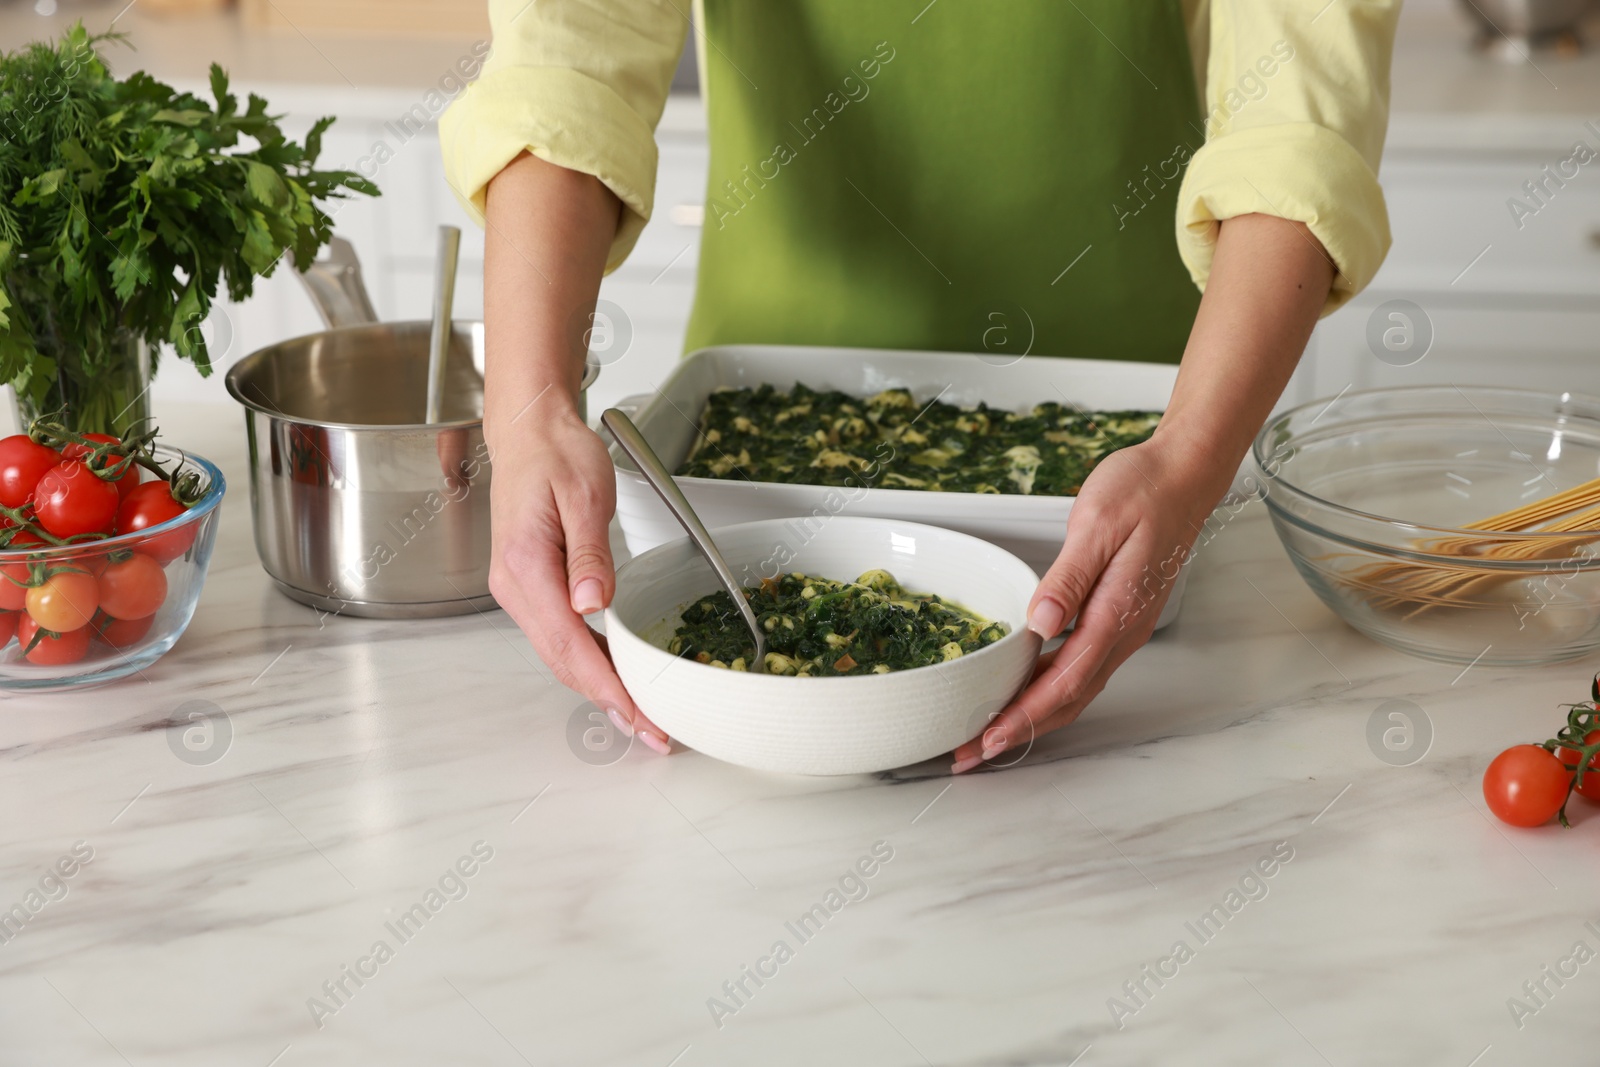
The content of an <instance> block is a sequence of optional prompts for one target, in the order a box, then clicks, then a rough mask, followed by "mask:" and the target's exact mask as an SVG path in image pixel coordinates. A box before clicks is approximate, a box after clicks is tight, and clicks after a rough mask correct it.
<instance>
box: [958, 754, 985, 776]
mask: <svg viewBox="0 0 1600 1067" xmlns="http://www.w3.org/2000/svg"><path fill="white" fill-rule="evenodd" d="M982 762H983V757H982V756H969V757H968V758H966V759H958V760H956V761H955V762H954V763H952V764H951V765H950V773H951V774H965V773H966V772H967V771H970V770H972V768H974V767H976V766H977V765H978V764H980V763H982Z"/></svg>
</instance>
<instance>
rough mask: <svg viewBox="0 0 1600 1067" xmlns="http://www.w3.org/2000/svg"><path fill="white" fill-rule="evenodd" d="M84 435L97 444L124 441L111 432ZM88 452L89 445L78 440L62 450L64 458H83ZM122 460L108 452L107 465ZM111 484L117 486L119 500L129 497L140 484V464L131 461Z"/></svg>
mask: <svg viewBox="0 0 1600 1067" xmlns="http://www.w3.org/2000/svg"><path fill="white" fill-rule="evenodd" d="M83 436H84V439H85V440H88V441H93V442H95V443H96V444H101V445H120V444H121V443H122V442H121V441H119V440H117V439H116V438H115V437H112V436H111V435H110V434H105V433H86V434H84V435H83ZM88 454H89V447H88V446H87V445H80V444H78V443H77V442H76V441H74V442H73V443H71V444H69V445H68V446H67V447H66V448H63V449H62V450H61V458H62V459H82V458H83V457H84V456H87V455H88ZM120 462H121V460H120V459H118V458H117V457H116V456H112V455H109V454H108V455H107V456H106V464H105V465H106V466H107V467H111V466H114V465H116V464H117V463H120ZM111 484H112V485H114V486H116V487H117V498H118V500H126V499H128V494H129V493H131V492H133V491H134V489H135V488H136V487H137V486H138V484H139V465H138V464H137V463H129V464H128V469H127V470H125V471H123V472H122V476H121V477H120V478H118V479H117V480H116V481H114V482H112V483H111Z"/></svg>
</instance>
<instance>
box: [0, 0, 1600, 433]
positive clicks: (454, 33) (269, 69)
mask: <svg viewBox="0 0 1600 1067" xmlns="http://www.w3.org/2000/svg"><path fill="white" fill-rule="evenodd" d="M1331 2H1334V3H1339V2H1345V0H1331ZM688 6H689V5H688V0H684V3H683V8H684V10H685V11H687V10H688ZM77 19H82V20H83V21H84V22H85V24H86V25H87V26H88V27H89V28H90V29H92V30H93V29H102V28H104V27H106V26H108V25H110V24H111V23H112V22H113V20H115V25H116V27H117V28H118V29H119V30H122V31H125V32H126V33H127V34H128V36H129V43H130V44H131V45H132V46H133V47H132V48H129V49H118V48H113V49H111V50H110V51H109V53H108V59H109V60H110V62H111V63H112V64H113V67H114V69H116V70H117V71H118V72H119V73H123V74H125V73H128V72H131V71H132V70H134V69H139V68H143V69H146V70H148V71H150V72H151V73H152V74H154V75H155V76H157V77H159V78H162V79H164V80H166V81H169V82H172V83H173V84H175V85H178V86H179V87H180V88H185V89H192V90H193V91H196V92H201V93H203V92H205V79H206V70H207V66H208V64H209V63H211V62H212V61H213V60H214V61H216V62H218V63H220V64H222V66H223V67H224V68H225V69H227V70H228V71H229V73H230V75H231V76H232V79H233V87H234V89H235V91H236V92H241V93H242V92H243V91H246V90H253V91H256V92H259V93H261V94H263V95H265V96H266V97H267V99H268V100H269V101H270V102H271V104H272V105H273V109H274V110H275V111H281V112H285V113H286V114H287V115H288V116H289V120H288V122H287V123H286V125H287V127H288V128H289V130H290V131H292V132H293V134H294V135H296V136H298V135H299V134H301V133H303V132H304V130H305V128H306V127H308V126H309V125H310V124H311V122H312V121H314V120H315V119H316V118H317V117H319V116H321V115H325V114H332V115H336V116H338V119H339V121H338V123H337V124H336V125H335V126H334V127H333V129H332V130H331V131H330V133H329V134H328V136H327V137H326V138H325V142H324V143H325V145H326V150H325V155H324V158H323V162H324V163H325V164H328V165H339V166H347V167H351V168H355V169H360V170H362V171H363V172H364V173H366V174H367V175H368V176H370V177H372V178H373V179H374V180H375V181H376V182H377V183H378V185H379V186H380V187H381V188H382V190H383V194H384V195H383V197H382V198H381V199H378V200H373V201H367V200H362V201H359V202H355V203H352V204H350V205H349V206H347V207H346V208H345V209H344V210H343V211H342V212H341V213H340V214H339V215H338V219H337V230H338V232H339V233H340V234H341V235H342V236H344V237H346V238H348V239H350V240H351V241H352V242H353V243H354V244H355V246H356V249H357V251H358V253H359V254H360V256H361V258H362V261H363V265H364V270H365V273H366V275H367V284H368V286H369V288H370V290H371V293H372V296H373V300H374V303H375V304H376V306H377V310H378V312H379V314H380V315H381V316H382V317H384V318H386V319H399V318H426V317H427V314H428V309H429V300H430V297H429V293H430V279H431V275H432V270H433V259H432V257H433V253H434V248H435V229H436V227H437V226H438V225H439V224H441V223H454V224H456V225H459V226H461V227H462V228H463V230H464V239H463V244H462V262H461V274H460V282H459V286H458V290H457V296H456V314H457V317H459V318H476V317H479V316H480V315H481V314H482V292H483V288H482V266H483V238H482V234H481V232H479V231H478V229H477V228H476V227H473V226H471V225H470V224H469V223H468V222H467V220H466V217H465V215H464V214H463V212H462V211H461V209H460V208H459V207H458V206H457V204H456V203H455V201H454V199H453V197H452V196H451V194H450V191H449V189H448V188H446V186H445V182H444V177H443V171H442V167H441V165H440V160H439V146H438V137H437V126H436V121H435V120H436V118H437V115H438V112H439V110H442V105H443V103H444V102H447V100H448V98H449V97H450V96H451V95H452V94H453V93H454V92H456V91H458V89H457V88H456V86H457V82H456V81H455V80H454V79H455V75H454V74H453V72H452V71H453V68H454V67H455V66H456V64H457V62H458V61H459V60H461V59H462V58H463V57H469V56H471V55H473V54H474V46H475V44H476V45H478V48H477V51H479V52H481V51H482V44H481V42H484V41H486V40H487V39H488V36H489V32H488V20H487V17H486V14H485V10H484V4H483V2H482V0H237V3H234V2H231V0H134V2H132V3H128V2H127V0H115V2H111V3H102V2H100V0H0V45H3V47H4V48H6V49H8V50H9V49H11V48H15V47H16V46H18V45H19V44H22V43H24V42H26V41H28V40H31V39H35V38H41V37H55V36H57V35H58V34H59V33H60V32H61V31H62V30H63V29H65V28H66V27H67V26H68V25H70V24H71V22H73V21H74V20H77ZM1496 26H1497V27H1498V29H1499V30H1503V31H1505V32H1498V31H1497V30H1496V29H1495V28H1493V27H1496ZM676 90H677V91H676V92H675V94H674V97H673V99H672V102H671V103H670V104H669V106H668V108H667V111H666V116H665V118H664V119H663V121H662V123H661V126H660V130H659V134H658V140H659V142H660V147H661V166H660V177H659V180H658V184H657V192H656V204H657V207H656V213H655V218H654V220H653V221H652V222H651V224H650V226H649V227H648V228H647V229H646V230H645V232H644V236H643V238H642V239H641V240H640V242H639V245H638V248H637V250H636V251H635V252H634V254H633V256H632V258H631V259H630V260H629V261H628V262H627V264H626V265H625V266H624V267H623V268H622V269H621V270H619V271H617V272H616V273H615V274H613V275H612V276H611V277H609V278H608V279H606V282H605V284H604V286H603V287H602V290H601V296H602V300H603V301H605V303H603V304H602V305H601V319H600V321H599V322H597V327H598V329H597V332H596V338H597V340H596V347H597V349H600V348H601V347H602V346H604V351H602V352H601V355H602V361H603V362H604V363H605V364H606V367H605V371H604V373H603V374H602V376H601V378H600V381H599V383H598V384H597V385H596V386H595V387H594V388H593V389H592V390H591V396H590V399H589V410H590V411H591V412H598V411H600V410H601V409H602V408H604V407H605V406H607V405H608V404H610V403H611V402H613V401H615V400H617V399H619V398H620V397H622V396H624V395H627V394H630V393H637V392H643V391H648V390H649V389H650V388H651V386H652V385H653V384H654V383H656V382H659V381H660V380H661V379H662V378H663V377H664V375H665V373H666V371H667V369H668V368H669V367H670V365H671V364H672V362H673V361H674V360H676V359H677V358H678V355H679V349H680V345H681V341H682V337H683V329H684V325H685V322H686V320H687V316H688V311H689V303H690V295H691V292H692V286H693V282H694V275H695V265H696V259H697V251H698V243H699V232H700V231H699V227H700V225H701V221H702V208H701V205H702V202H703V199H704V194H705V181H706V142H705V135H704V119H703V115H702V112H701V109H700V102H699V97H698V94H697V90H696V83H695V72H694V67H693V49H692V48H689V49H686V56H685V63H684V64H683V65H682V66H681V67H680V69H679V74H678V79H677V83H676ZM1579 145H1584V146H1587V148H1588V149H1589V150H1592V151H1593V152H1594V153H1600V4H1597V3H1595V2H1591V0H1549V2H1545V3H1541V2H1538V0H1521V2H1511V0H1500V2H1494V0H1460V2H1457V0H1410V2H1409V3H1407V4H1406V7H1405V11H1404V14H1403V15H1402V18H1401V24H1400V35H1399V41H1398V45H1397V48H1396V52H1395V61H1394V94H1393V117H1392V122H1391V125H1390V132H1389V139H1388V148H1387V151H1386V154H1385V157H1384V162H1383V167H1382V173H1381V177H1382V180H1383V185H1384V188H1385V191H1386V194H1387V197H1388V203H1389V211H1390V216H1391V223H1392V226H1393V230H1394V249H1393V251H1392V252H1391V253H1390V256H1389V259H1388V262H1387V264H1386V265H1385V266H1384V268H1383V271H1382V273H1381V274H1379V275H1378V278H1377V280H1376V282H1375V283H1374V284H1373V285H1372V287H1371V288H1370V289H1369V290H1368V291H1367V292H1366V293H1364V294H1363V295H1362V296H1361V297H1360V299H1359V300H1357V301H1356V302H1354V303H1352V304H1351V305H1350V306H1349V307H1347V308H1345V309H1343V310H1341V311H1340V312H1339V313H1338V314H1336V315H1334V316H1332V317H1331V318H1329V319H1327V320H1325V321H1324V322H1323V323H1322V324H1321V326H1320V327H1319V329H1318V330H1317V333H1316V336H1315V337H1314V339H1313V342H1312V345H1311V348H1310V350H1309V351H1308V353H1307V356H1306V359H1305V362H1304V363H1303V364H1302V366H1301V369H1300V371H1299V373H1298V374H1297V375H1296V378H1295V380H1294V382H1293V383H1292V384H1291V386H1290V388H1289V392H1288V394H1287V395H1286V396H1285V398H1284V402H1285V404H1288V403H1300V402H1304V401H1307V400H1310V399H1312V398H1313V397H1316V396H1319V395H1333V394H1336V393H1338V392H1340V391H1341V390H1343V389H1346V388H1352V387H1353V388H1364V387H1369V386H1376V385H1394V384H1406V383H1434V382H1458V383H1467V382H1475V383H1502V384H1519V385H1528V386H1538V387H1545V388H1556V389H1575V390H1585V391H1590V392H1594V391H1600V366H1597V364H1596V355H1597V348H1600V340H1597V339H1600V159H1597V160H1596V161H1595V162H1592V163H1586V164H1581V165H1580V164H1578V163H1576V162H1574V159H1575V147H1576V146H1579ZM1577 158H1578V159H1581V158H1582V156H1581V154H1580V155H1579V156H1577ZM1563 161H1567V167H1568V172H1570V171H1571V170H1572V169H1573V168H1574V167H1575V168H1576V173H1575V174H1570V176H1567V177H1561V173H1562V172H1561V171H1560V170H1559V169H1558V168H1559V167H1560V166H1561V165H1563ZM1547 167H1548V168H1549V171H1546V169H1545V168H1547ZM1548 174H1555V175H1556V178H1555V179H1554V180H1552V179H1551V178H1549V177H1548V176H1547V175H1548ZM1528 183H1532V184H1531V185H1530V184H1528ZM1513 201H1520V202H1522V203H1523V204H1524V205H1525V208H1527V209H1531V210H1523V211H1521V212H1516V211H1514V209H1513ZM320 328H321V324H320V322H319V320H318V319H317V317H316V315H315V313H314V312H313V311H312V309H311V305H310V304H309V302H308V301H307V298H306V296H305V294H304V293H303V292H302V291H301V289H300V287H299V285H298V284H297V282H296V281H295V279H294V278H293V277H292V276H291V275H290V273H289V272H288V271H287V270H280V271H279V272H278V273H277V274H276V275H275V276H274V277H273V278H271V279H269V280H267V281H266V282H264V283H262V284H261V285H260V286H259V287H258V292H257V296H256V297H255V298H254V299H253V300H252V301H251V302H250V303H249V304H248V305H246V306H243V307H236V306H228V305H225V304H222V305H219V307H218V310H217V312H216V314H214V315H213V318H212V321H211V323H210V326H209V329H210V330H211V331H212V334H213V336H212V342H213V344H214V345H215V346H216V347H215V349H214V358H216V361H217V363H218V366H219V370H220V369H221V368H223V367H225V366H226V365H227V364H228V363H231V362H232V361H233V360H236V359H238V358H240V357H241V356H243V355H246V354H248V353H249V352H251V351H253V350H255V349H257V348H259V347H262V346H264V345H267V344H270V343H272V342H275V341H278V340H280V339H282V338H286V337H290V336H295V335H298V334H302V333H308V332H311V331H314V330H317V329H320ZM156 393H157V399H156V405H157V409H158V410H159V409H160V406H161V404H162V398H163V397H167V398H172V399H185V400H188V399H196V398H204V399H210V400H214V401H215V402H217V403H219V404H221V403H227V402H229V401H228V400H227V397H226V394H225V392H224V390H223V387H222V379H221V374H220V373H218V374H216V375H213V376H212V377H211V378H210V379H205V380H203V379H201V378H200V377H199V376H198V375H197V374H196V373H195V372H194V370H193V369H192V368H191V367H189V366H188V365H186V364H182V363H180V362H179V361H177V360H169V361H166V363H165V364H164V366H163V368H162V373H161V375H160V377H159V379H158V382H157V385H156ZM8 406H9V405H8Z"/></svg>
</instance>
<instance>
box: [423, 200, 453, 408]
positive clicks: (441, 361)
mask: <svg viewBox="0 0 1600 1067" xmlns="http://www.w3.org/2000/svg"><path fill="white" fill-rule="evenodd" d="M460 258H461V231H460V230H459V229H457V228H456V227H454V226H440V227H439V255H438V262H437V263H436V264H435V265H434V278H433V332H432V334H431V335H430V336H429V338H428V397H427V404H426V409H425V411H424V414H423V419H424V420H425V421H427V422H430V423H434V422H438V421H439V413H440V409H441V408H442V407H443V406H444V377H445V366H446V364H447V362H448V361H449V358H450V337H451V334H452V333H453V332H454V331H453V329H452V326H451V319H452V315H451V309H452V305H453V304H454V303H455V296H456V265H457V263H458V262H459V261H460Z"/></svg>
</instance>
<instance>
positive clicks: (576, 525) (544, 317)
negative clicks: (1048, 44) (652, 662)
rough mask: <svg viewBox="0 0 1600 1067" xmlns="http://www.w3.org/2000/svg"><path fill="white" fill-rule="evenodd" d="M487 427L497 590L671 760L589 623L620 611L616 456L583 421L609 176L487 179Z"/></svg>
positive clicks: (567, 173)
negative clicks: (616, 599) (611, 608)
mask: <svg viewBox="0 0 1600 1067" xmlns="http://www.w3.org/2000/svg"><path fill="white" fill-rule="evenodd" d="M485 197H486V199H485V214H484V223H485V233H484V262H483V318H484V357H485V358H484V390H483V432H484V437H485V439H486V440H487V441H488V444H489V447H490V449H491V450H492V451H491V457H492V462H493V464H494V478H493V480H492V482H491V483H490V485H491V489H490V491H489V506H490V526H491V532H492V537H493V541H492V548H491V556H490V562H489V591H490V592H491V593H493V594H494V598H495V599H496V600H497V601H499V602H500V606H501V607H502V608H504V609H505V610H506V613H507V614H508V615H510V616H511V617H512V618H513V619H515V620H516V623H517V625H518V626H520V627H522V632H523V633H525V634H527V635H528V640H529V641H531V642H532V643H533V647H534V650H535V651H537V652H538V653H539V658H540V659H542V660H544V662H545V663H546V664H548V665H549V667H550V669H551V670H553V671H555V673H556V677H557V678H558V679H560V680H561V683H562V684H563V685H566V686H568V687H569V688H572V689H576V690H577V691H578V692H580V693H582V694H583V695H584V696H586V697H588V698H589V699H590V700H591V701H593V702H594V703H595V705H596V706H597V707H600V708H602V709H604V710H605V711H606V713H607V714H608V715H610V716H611V719H612V721H613V722H615V723H616V724H617V727H618V728H619V729H621V730H622V731H623V732H624V733H627V734H631V735H632V736H634V737H637V738H639V739H640V740H641V741H643V742H644V743H645V744H647V745H649V746H650V747H651V748H653V749H655V750H656V751H658V752H661V753H663V754H665V753H667V752H670V751H672V748H671V745H670V744H669V743H668V742H667V735H666V733H665V731H663V730H662V729H661V728H660V727H659V726H657V725H655V723H653V722H651V721H650V720H649V719H647V718H645V717H644V715H643V714H641V713H640V711H639V709H638V707H637V706H636V705H635V704H634V702H633V699H632V698H631V697H629V696H628V691H627V690H626V689H624V688H623V687H622V679H620V678H618V677H617V672H616V669H615V668H614V667H612V665H611V659H610V657H609V656H608V655H607V651H606V642H605V638H604V637H602V636H600V635H599V634H597V633H595V632H594V631H593V630H591V629H589V626H588V624H587V623H585V622H584V621H583V616H584V615H585V614H588V613H590V612H595V611H599V610H600V609H601V608H603V607H605V606H606V605H608V604H610V603H611V594H612V593H613V591H615V589H616V581H617V579H616V575H615V574H614V573H613V572H612V567H611V540H610V535H609V529H608V527H609V525H610V522H611V513H612V512H613V511H615V510H616V503H617V498H616V492H617V491H616V483H615V482H614V481H613V477H614V476H613V474H612V471H611V458H610V457H609V456H608V455H607V454H606V447H605V445H604V444H602V443H601V441H600V437H599V435H598V434H596V433H595V432H594V431H593V430H591V429H589V427H588V426H586V425H584V422H583V420H582V419H581V418H579V417H578V397H579V391H580V389H581V385H580V384H579V383H580V381H581V380H582V378H583V370H584V358H585V355H586V353H587V350H588V332H587V327H588V325H589V324H590V323H591V322H592V314H593V312H594V306H595V298H596V296H597V295H598V293H599V289H600V275H601V273H602V271H604V269H605V264H606V257H607V255H608V252H609V249H610V247H611V240H612V237H613V236H614V235H615V234H616V232H617V223H618V219H619V218H620V216H621V212H622V203H621V201H619V200H618V199H617V198H616V196H615V195H613V194H612V192H611V191H610V190H609V189H608V188H607V187H606V186H605V185H603V184H602V183H601V182H600V181H599V180H598V179H596V178H594V177H592V176H590V175H588V174H584V173H581V172H579V171H573V170H567V169H566V168H564V167H558V166H555V165H554V164H551V163H546V162H545V161H544V160H542V159H539V158H538V157H537V156H534V155H531V154H529V153H527V152H524V153H523V154H522V155H520V156H518V157H517V158H516V159H514V160H512V161H511V162H510V163H508V164H506V167H505V169H504V170H502V171H501V172H500V173H499V174H497V175H495V177H494V178H493V180H491V181H490V182H489V186H488V191H487V193H486V194H485Z"/></svg>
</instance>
